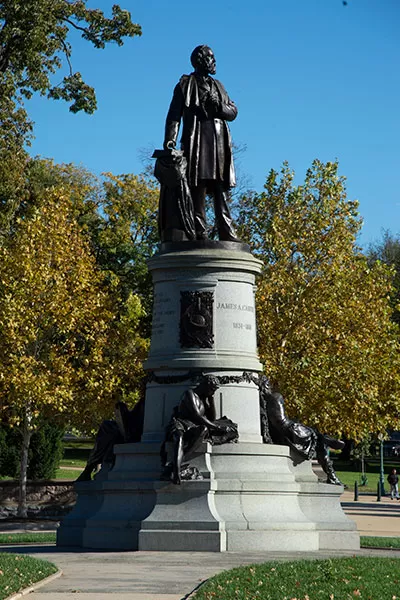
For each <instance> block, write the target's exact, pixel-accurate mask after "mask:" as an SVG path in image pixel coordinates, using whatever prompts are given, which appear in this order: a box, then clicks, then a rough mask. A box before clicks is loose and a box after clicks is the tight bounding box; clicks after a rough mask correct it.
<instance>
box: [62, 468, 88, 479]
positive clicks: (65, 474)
mask: <svg viewBox="0 0 400 600" xmlns="http://www.w3.org/2000/svg"><path fill="white" fill-rule="evenodd" d="M82 471H83V467H82ZM80 474H81V471H76V470H75V469H74V470H72V469H57V471H56V479H72V480H74V479H77V478H78V477H79V475H80Z"/></svg>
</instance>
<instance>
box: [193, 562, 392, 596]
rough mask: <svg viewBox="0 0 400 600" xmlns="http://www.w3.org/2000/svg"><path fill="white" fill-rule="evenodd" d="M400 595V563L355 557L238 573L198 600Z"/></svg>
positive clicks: (223, 576) (214, 582) (209, 585)
mask: <svg viewBox="0 0 400 600" xmlns="http://www.w3.org/2000/svg"><path fill="white" fill-rule="evenodd" d="M399 590H400V561H399V560H398V559H392V558H377V557H372V558H361V557H353V558H336V559H330V560H314V561H311V560H301V561H295V562H275V561H274V562H268V563H264V564H260V565H252V566H248V567H239V568H237V569H232V570H231V571H225V572H223V573H220V574H219V575H216V576H215V577H212V578H211V579H209V580H208V581H207V582H206V583H205V584H204V585H202V586H201V588H200V589H199V590H198V591H197V592H196V593H195V595H194V600H350V599H351V600H356V599H360V600H392V599H393V598H399V595H400V594H399Z"/></svg>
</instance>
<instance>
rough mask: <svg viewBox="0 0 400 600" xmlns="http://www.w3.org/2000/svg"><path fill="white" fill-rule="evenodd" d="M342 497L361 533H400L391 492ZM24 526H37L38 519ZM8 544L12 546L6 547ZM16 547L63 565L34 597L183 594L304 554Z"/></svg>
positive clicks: (148, 598)
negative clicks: (229, 574) (231, 572)
mask: <svg viewBox="0 0 400 600" xmlns="http://www.w3.org/2000/svg"><path fill="white" fill-rule="evenodd" d="M342 503H343V507H344V510H345V512H346V513H347V514H348V515H349V517H350V518H352V519H354V520H355V521H356V523H357V526H358V528H359V531H360V533H361V535H384V536H389V535H390V536H396V537H400V502H396V501H391V500H390V498H389V499H388V498H384V499H382V501H381V502H377V501H376V497H374V496H360V500H359V502H357V503H356V502H353V494H352V493H351V492H349V491H347V492H345V493H344V494H343V496H342ZM5 525H6V523H3V524H2V525H0V530H1V531H5V530H7V531H11V525H13V528H14V530H15V529H16V526H15V523H14V524H11V523H8V524H7V525H8V527H7V528H6V527H5ZM52 526H53V527H54V524H53V525H52ZM47 528H48V529H51V528H52V527H50V526H49V527H47ZM21 529H22V528H19V531H21ZM24 529H29V530H32V529H35V524H30V527H29V528H28V527H24ZM6 550H7V551H10V548H5V547H4V551H6ZM12 551H17V552H19V553H25V554H30V555H32V556H37V557H39V558H44V559H47V560H50V561H52V562H54V563H55V564H56V565H57V566H58V567H59V568H60V569H62V571H63V575H62V576H61V577H59V578H58V579H56V580H54V581H52V582H51V583H49V584H48V585H46V586H44V587H41V588H40V589H38V590H37V591H34V592H32V594H30V595H29V597H30V598H32V600H184V599H185V598H188V597H189V595H190V593H191V592H192V591H193V590H194V589H195V588H196V587H197V586H198V585H199V584H200V583H201V582H202V581H203V580H205V579H207V578H209V577H211V576H212V575H215V574H216V573H219V572H221V571H222V570H224V569H231V568H233V567H236V566H239V565H246V564H251V563H257V562H265V561H266V560H289V559H294V558H304V553H278V552H272V553H264V554H259V553H258V554H252V553H246V554H239V553H231V552H229V553H228V552H227V553H221V554H218V553H209V552H195V553H182V552H95V551H89V552H82V551H81V550H80V549H78V550H76V551H73V550H71V551H68V552H65V551H60V550H59V549H58V548H56V547H55V546H23V547H21V546H20V547H18V548H17V549H16V548H15V547H13V548H12ZM356 554H359V555H362V556H377V555H379V556H392V557H393V556H396V557H399V559H400V551H390V550H386V551H385V550H369V549H362V550H360V551H359V552H357V553H356ZM349 555H354V552H353V551H352V552H324V553H321V552H319V553H313V552H311V553H309V554H307V558H310V559H312V558H323V557H326V558H327V557H333V556H349ZM77 594H79V595H78V596H77Z"/></svg>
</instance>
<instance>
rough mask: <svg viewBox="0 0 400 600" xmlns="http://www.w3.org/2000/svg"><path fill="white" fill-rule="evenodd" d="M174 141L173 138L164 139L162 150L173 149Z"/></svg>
mask: <svg viewBox="0 0 400 600" xmlns="http://www.w3.org/2000/svg"><path fill="white" fill-rule="evenodd" d="M175 147H176V143H175V142H174V140H165V142H164V150H175Z"/></svg>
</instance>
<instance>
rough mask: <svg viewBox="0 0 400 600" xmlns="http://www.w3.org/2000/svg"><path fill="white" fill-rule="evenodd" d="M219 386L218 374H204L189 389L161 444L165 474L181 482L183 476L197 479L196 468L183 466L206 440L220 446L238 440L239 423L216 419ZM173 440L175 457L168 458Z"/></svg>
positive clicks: (177, 407) (165, 478)
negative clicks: (169, 444)
mask: <svg viewBox="0 0 400 600" xmlns="http://www.w3.org/2000/svg"><path fill="white" fill-rule="evenodd" d="M218 387H219V382H218V380H217V378H216V377H213V376H204V377H203V378H202V379H201V381H200V383H199V384H198V385H197V387H195V388H194V389H189V390H186V391H185V392H184V393H183V394H182V397H181V400H180V403H179V405H178V406H176V407H175V409H174V413H173V415H172V417H171V420H170V422H169V424H168V426H167V428H166V436H165V442H164V443H163V445H162V447H161V464H162V469H163V472H162V475H161V478H162V479H164V480H170V479H171V478H172V481H173V483H176V484H180V483H181V481H182V479H195V478H196V477H197V473H196V469H194V468H193V467H191V468H188V467H187V465H183V461H187V460H190V458H192V457H193V455H194V454H195V453H196V452H198V451H199V449H200V446H201V444H202V443H203V442H206V441H207V442H210V443H211V444H215V445H220V444H225V443H227V442H236V441H237V440H238V430H237V425H236V423H233V422H232V421H231V420H230V419H228V418H226V417H221V418H220V419H216V418H215V417H216V414H215V404H214V398H213V395H214V393H215V392H216V390H217V389H218ZM167 442H172V443H173V458H172V460H170V461H169V460H168V456H167V452H166V443H167Z"/></svg>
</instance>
